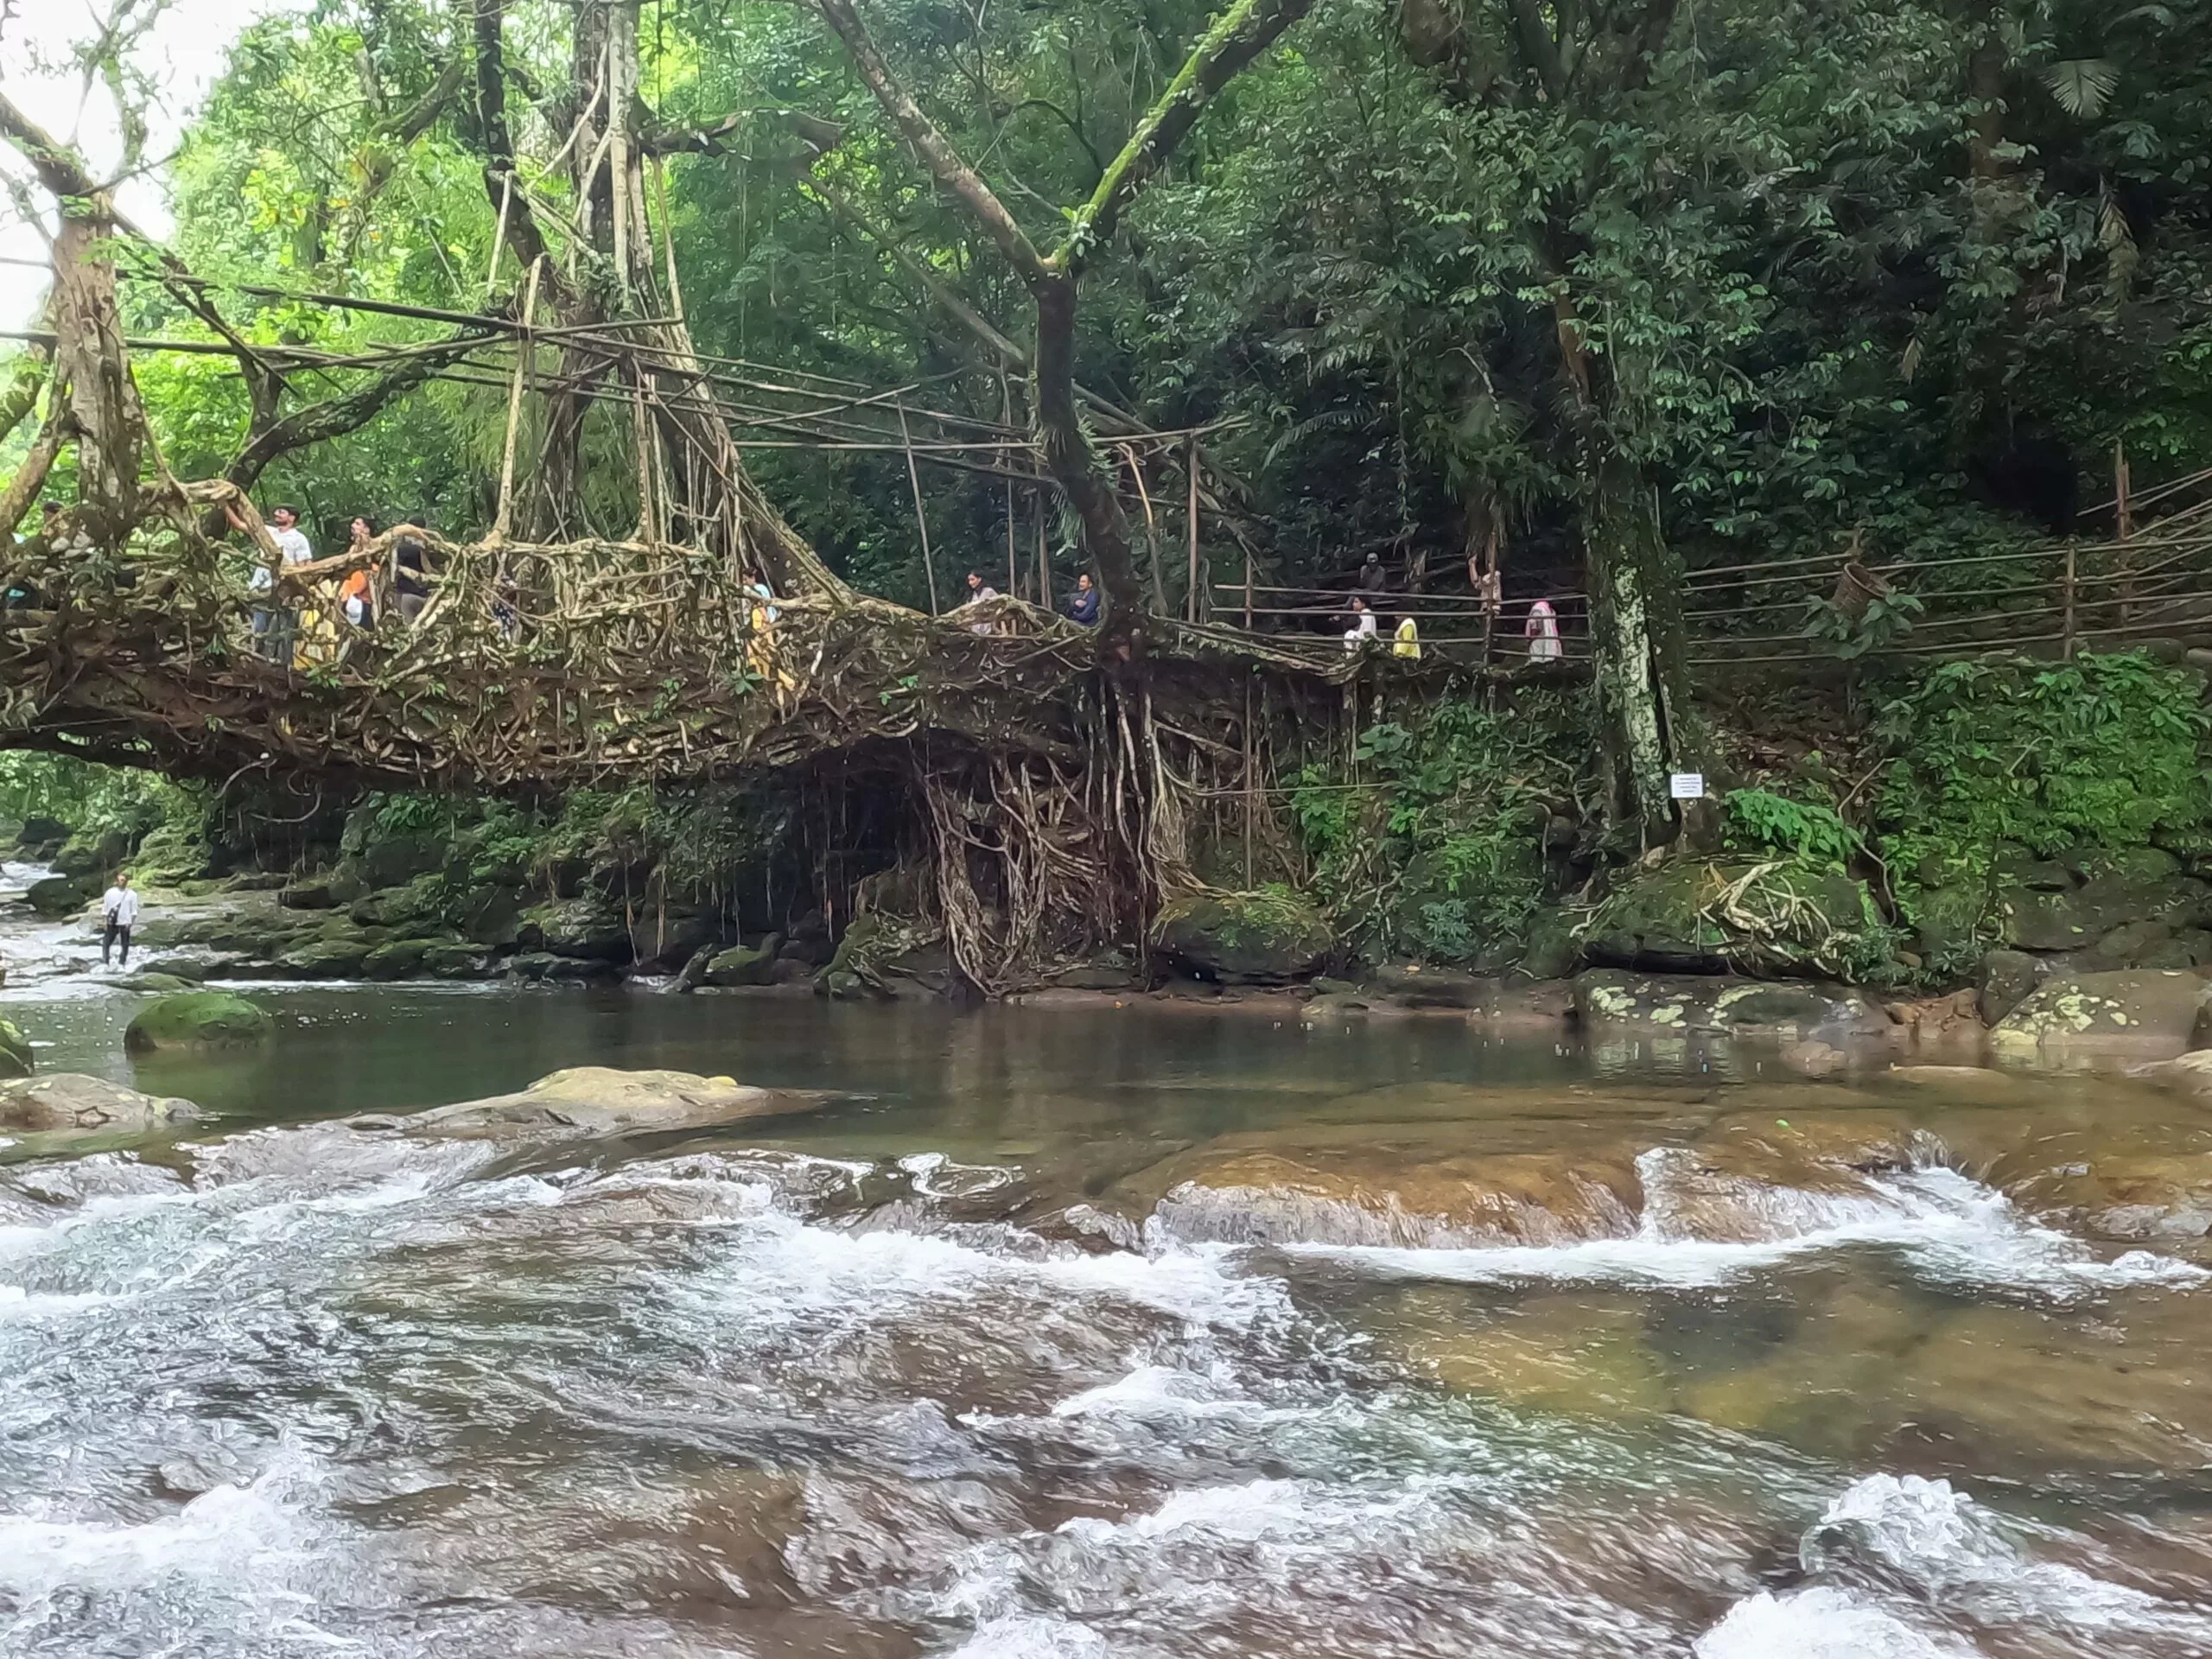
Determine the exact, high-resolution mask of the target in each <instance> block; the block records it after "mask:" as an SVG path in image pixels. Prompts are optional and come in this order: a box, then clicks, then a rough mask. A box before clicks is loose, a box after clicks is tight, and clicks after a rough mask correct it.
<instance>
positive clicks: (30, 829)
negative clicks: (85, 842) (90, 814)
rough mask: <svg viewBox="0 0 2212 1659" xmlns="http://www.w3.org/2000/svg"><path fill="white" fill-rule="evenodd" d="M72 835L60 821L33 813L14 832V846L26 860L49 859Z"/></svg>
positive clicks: (67, 827)
mask: <svg viewBox="0 0 2212 1659" xmlns="http://www.w3.org/2000/svg"><path fill="white" fill-rule="evenodd" d="M72 833H73V831H72V830H71V829H70V828H69V826H68V825H67V824H66V823H62V821H61V820H60V819H59V818H52V817H46V816H45V815H43V814H42V813H37V812H34V813H32V814H31V815H30V817H27V818H25V819H24V820H23V827H22V829H19V830H17V831H16V847H17V849H20V850H21V851H22V854H23V855H24V856H25V857H26V858H33V859H44V858H51V857H53V856H54V854H55V853H57V852H59V851H60V849H62V847H63V846H64V845H65V844H67V842H68V840H69V837H70V836H71V834H72Z"/></svg>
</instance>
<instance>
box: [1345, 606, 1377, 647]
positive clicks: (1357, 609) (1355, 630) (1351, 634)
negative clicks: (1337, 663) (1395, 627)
mask: <svg viewBox="0 0 2212 1659" xmlns="http://www.w3.org/2000/svg"><path fill="white" fill-rule="evenodd" d="M1375 638H1376V631H1375V613H1374V612H1373V611H1371V610H1370V609H1368V607H1367V601H1365V600H1363V599H1362V598H1361V597H1360V596H1359V595H1358V594H1353V595H1352V596H1351V626H1350V627H1349V628H1346V629H1345V630H1344V649H1345V650H1346V651H1347V652H1357V650H1358V649H1359V648H1360V647H1361V646H1362V645H1365V644H1366V643H1367V642H1368V641H1369V640H1370V639H1375Z"/></svg>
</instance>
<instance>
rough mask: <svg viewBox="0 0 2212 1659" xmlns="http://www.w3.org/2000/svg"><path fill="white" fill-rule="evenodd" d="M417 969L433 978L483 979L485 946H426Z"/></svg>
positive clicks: (459, 944)
mask: <svg viewBox="0 0 2212 1659" xmlns="http://www.w3.org/2000/svg"><path fill="white" fill-rule="evenodd" d="M372 965H373V964H372ZM417 971H418V972H420V973H422V974H423V975H424V976H427V977H429V978H431V979H481V978H483V977H484V976H485V972H486V968H485V959H484V947H483V946H481V945H478V944H461V943H457V942H456V943H451V944H432V945H428V946H425V947H424V949H423V958H422V963H421V965H420V967H419V968H418V969H417Z"/></svg>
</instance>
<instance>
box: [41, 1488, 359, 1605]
mask: <svg viewBox="0 0 2212 1659" xmlns="http://www.w3.org/2000/svg"><path fill="white" fill-rule="evenodd" d="M317 1481H318V1476H317V1474H316V1472H315V1470H314V1468H313V1467H312V1465H308V1464H306V1463H305V1462H304V1461H302V1460H301V1459H296V1458H293V1457H285V1458H282V1459H279V1461H278V1462H277V1463H276V1464H273V1465H271V1466H270V1469H269V1470H268V1471H266V1472H264V1474H262V1475H261V1476H259V1477H258V1478H256V1479H255V1480H254V1481H252V1482H251V1484H246V1485H242V1486H240V1485H232V1486H218V1487H215V1488H214V1489H213V1490H212V1491H207V1492H203V1493H201V1494H200V1496H199V1497H195V1498H194V1499H193V1500H192V1501H191V1502H190V1503H187V1504H185V1505H184V1507H183V1508H182V1509H181V1510H178V1511H177V1512H176V1513H175V1514H174V1515H170V1516H163V1517H162V1519H160V1520H157V1521H147V1522H139V1523H137V1525H108V1524H102V1523H99V1522H83V1521H54V1520H48V1519H42V1518H39V1517H36V1516H22V1515H0V1589H4V1590H6V1591H8V1592H10V1593H11V1594H13V1595H15V1596H17V1597H20V1598H22V1599H27V1600H28V1599H36V1598H40V1597H44V1596H48V1595H51V1594H52V1593H54V1592H55V1591H57V1590H63V1589H87V1590H110V1591H118V1590H120V1591H128V1590H135V1589H139V1588H143V1587H145V1586H149V1585H152V1584H155V1583H158V1582H161V1581H162V1580H175V1579H183V1580H194V1581H197V1582H199V1583H200V1584H202V1585H204V1586H213V1587H214V1588H216V1589H219V1591H221V1592H223V1593H224V1594H225V1595H226V1596H238V1597H251V1596H253V1595H255V1594H278V1595H282V1594H283V1593H284V1592H285V1589H286V1586H288V1585H289V1583H290V1582H292V1580H294V1578H295V1576H296V1573H297V1570H298V1569H299V1567H301V1566H302V1564H304V1563H305V1562H306V1561H307V1560H308V1557H309V1551H308V1547H307V1546H308V1539H307V1535H306V1533H305V1530H304V1529H303V1527H302V1517H301V1513H300V1510H299V1509H298V1507H297V1505H298V1501H299V1500H300V1499H301V1498H302V1497H304V1496H305V1495H306V1493H307V1492H308V1490H309V1489H311V1488H313V1487H314V1486H315V1484H317Z"/></svg>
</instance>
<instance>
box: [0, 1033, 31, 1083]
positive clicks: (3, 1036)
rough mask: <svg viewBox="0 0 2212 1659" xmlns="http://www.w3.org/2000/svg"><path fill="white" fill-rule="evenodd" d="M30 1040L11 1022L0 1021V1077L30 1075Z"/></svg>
mask: <svg viewBox="0 0 2212 1659" xmlns="http://www.w3.org/2000/svg"><path fill="white" fill-rule="evenodd" d="M31 1070H32V1059H31V1039H29V1038H28V1037H26V1036H24V1035H23V1033H22V1027H20V1026H18V1025H17V1024H16V1022H15V1021H14V1020H0V1077H29V1076H30V1074H31Z"/></svg>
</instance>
